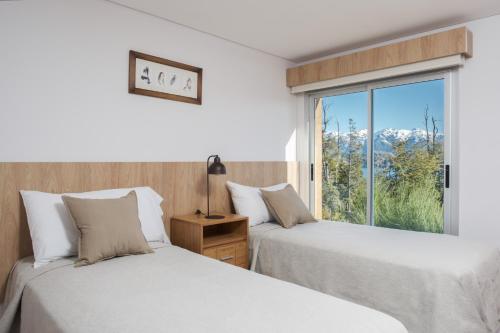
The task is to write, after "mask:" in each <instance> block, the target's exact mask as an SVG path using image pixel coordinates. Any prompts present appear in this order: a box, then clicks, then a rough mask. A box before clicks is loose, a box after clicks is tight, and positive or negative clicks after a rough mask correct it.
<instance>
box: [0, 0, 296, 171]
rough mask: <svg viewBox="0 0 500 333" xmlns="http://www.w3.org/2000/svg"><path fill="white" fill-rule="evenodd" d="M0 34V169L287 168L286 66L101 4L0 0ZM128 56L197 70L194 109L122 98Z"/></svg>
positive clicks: (290, 134)
mask: <svg viewBox="0 0 500 333" xmlns="http://www.w3.org/2000/svg"><path fill="white" fill-rule="evenodd" d="M0 32H1V33H0V50H1V52H0V74H1V75H0V161H183V160H193V161H198V160H204V159H205V158H206V157H207V156H208V155H209V154H210V153H219V154H221V156H222V158H223V159H225V160H285V159H286V158H287V157H288V158H289V159H293V158H294V155H295V148H294V144H295V141H294V128H295V112H294V110H295V97H294V96H292V95H290V94H289V91H288V89H287V88H286V84H285V69H286V67H288V66H289V65H290V63H288V62H287V61H285V60H282V59H280V58H276V57H273V56H269V55H267V54H264V53H261V52H258V51H254V50H252V49H249V48H245V47H242V46H239V45H236V44H233V43H230V42H227V41H224V40H222V39H218V38H215V37H212V36H209V35H206V34H203V33H200V32H196V31H193V30H191V29H188V28H185V27H182V26H179V25H176V24H173V23H170V22H167V21H164V20H161V19H158V18H155V17H152V16H149V15H146V14H142V13H139V12H136V11H133V10H130V9H127V8H124V7H121V6H117V5H114V4H112V3H109V2H106V1H102V0H80V1H75V0H71V1H64V0H60V1H56V0H45V1H29V0H26V1H0ZM130 49H133V50H137V51H141V52H144V53H149V54H153V55H156V56H160V57H164V58H169V59H172V60H176V61H180V62H184V63H187V64H190V65H194V66H198V67H202V68H203V74H204V80H203V105H202V106H195V105H191V104H186V103H179V102H173V101H169V100H164V99H157V98H151V97H146V96H139V95H132V94H128V92H127V87H128V51H129V50H130ZM289 141H290V142H289ZM287 145H288V147H287ZM292 146H293V148H291V147H292ZM287 151H288V156H287V153H286V152H287Z"/></svg>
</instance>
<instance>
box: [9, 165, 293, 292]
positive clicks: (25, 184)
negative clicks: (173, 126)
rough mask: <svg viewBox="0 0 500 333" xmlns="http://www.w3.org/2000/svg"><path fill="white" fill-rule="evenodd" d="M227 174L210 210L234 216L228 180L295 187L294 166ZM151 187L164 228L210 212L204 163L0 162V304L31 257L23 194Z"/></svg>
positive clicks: (215, 186)
mask: <svg viewBox="0 0 500 333" xmlns="http://www.w3.org/2000/svg"><path fill="white" fill-rule="evenodd" d="M224 164H225V165H226V169H227V175H221V176H211V184H210V186H211V209H212V211H219V212H231V211H232V204H231V200H230V195H229V193H228V191H227V189H226V187H225V182H226V180H232V181H235V182H238V183H242V184H247V185H252V186H268V185H272V184H276V183H280V182H289V183H291V184H293V185H294V186H295V187H296V188H297V180H298V174H297V172H298V166H297V163H295V162H224ZM135 186H150V187H152V188H153V189H155V190H156V191H157V192H158V193H159V194H160V195H161V196H163V198H164V199H165V200H164V202H163V204H162V208H163V211H164V212H165V216H164V224H165V229H166V230H167V233H169V234H170V230H169V228H170V218H171V217H172V216H173V215H182V214H191V213H194V212H195V211H196V209H198V208H199V209H201V210H202V211H203V212H206V163H205V162H164V163H163V162H157V163H155V162H153V163H118V162H117V163H114V162H110V163H0V299H3V294H4V290H5V283H6V281H7V277H8V274H9V271H10V270H11V268H12V267H13V265H14V263H15V262H16V260H18V259H20V258H22V257H25V256H28V255H31V254H32V253H33V251H32V247H31V238H30V235H29V229H28V224H27V222H26V213H25V210H24V206H23V203H22V198H21V196H20V194H19V191H20V190H37V191H44V192H53V193H64V192H84V191H93V190H101V189H107V188H119V187H135Z"/></svg>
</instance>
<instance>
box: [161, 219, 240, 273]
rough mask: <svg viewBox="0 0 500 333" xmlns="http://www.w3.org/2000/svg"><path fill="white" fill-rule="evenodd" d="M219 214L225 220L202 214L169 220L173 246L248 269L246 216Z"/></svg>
mask: <svg viewBox="0 0 500 333" xmlns="http://www.w3.org/2000/svg"><path fill="white" fill-rule="evenodd" d="M221 215H224V218H223V219H220V220H209V219H206V218H205V216H203V215H201V214H200V215H184V216H174V217H172V219H171V220H170V221H171V223H170V228H171V240H172V244H174V245H177V246H180V247H183V248H185V249H188V250H190V251H193V252H196V253H199V254H203V255H204V256H207V257H211V258H214V259H218V260H220V261H223V262H226V263H228V264H232V265H236V266H240V267H243V268H248V217H246V216H240V215H234V214H221Z"/></svg>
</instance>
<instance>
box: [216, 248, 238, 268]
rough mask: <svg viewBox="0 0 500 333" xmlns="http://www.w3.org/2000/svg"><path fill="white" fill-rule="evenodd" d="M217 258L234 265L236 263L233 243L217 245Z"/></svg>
mask: <svg viewBox="0 0 500 333" xmlns="http://www.w3.org/2000/svg"><path fill="white" fill-rule="evenodd" d="M217 259H219V260H220V261H223V262H226V263H228V264H233V265H234V264H235V263H236V246H235V245H234V244H229V245H223V246H218V247H217Z"/></svg>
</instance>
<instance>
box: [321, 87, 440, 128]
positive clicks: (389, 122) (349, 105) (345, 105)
mask: <svg viewBox="0 0 500 333" xmlns="http://www.w3.org/2000/svg"><path fill="white" fill-rule="evenodd" d="M367 103H368V93H367V92H366V91H364V92H358V93H351V94H345V95H338V96H331V97H326V98H324V99H323V108H325V107H326V108H327V117H328V119H330V121H329V124H328V128H327V132H330V131H337V129H336V121H337V120H338V121H339V123H340V131H341V132H348V130H349V129H348V122H349V118H352V119H353V120H354V121H355V122H356V128H357V129H358V130H360V129H366V128H367V124H368V115H367V112H368V111H367ZM427 105H428V106H429V111H428V113H429V126H430V127H431V126H432V125H431V122H430V119H431V117H433V116H434V118H435V119H437V120H438V123H437V124H438V129H439V132H443V118H444V80H433V81H426V82H419V83H412V84H407V85H401V86H394V87H388V88H380V89H375V90H374V91H373V126H374V131H375V132H377V131H379V130H382V129H384V128H398V129H409V130H411V129H414V128H425V125H424V112H425V108H426V106H427Z"/></svg>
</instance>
